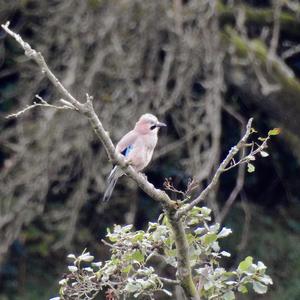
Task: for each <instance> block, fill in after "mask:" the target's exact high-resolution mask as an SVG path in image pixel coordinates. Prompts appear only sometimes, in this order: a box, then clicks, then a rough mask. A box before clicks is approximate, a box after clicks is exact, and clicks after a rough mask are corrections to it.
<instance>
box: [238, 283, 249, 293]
mask: <svg viewBox="0 0 300 300" xmlns="http://www.w3.org/2000/svg"><path fill="white" fill-rule="evenodd" d="M238 291H239V292H241V293H242V294H246V293H248V289H247V287H246V286H245V285H240V286H239V287H238Z"/></svg>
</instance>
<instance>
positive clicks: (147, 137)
mask: <svg viewBox="0 0 300 300" xmlns="http://www.w3.org/2000/svg"><path fill="white" fill-rule="evenodd" d="M165 126H167V125H166V124H164V123H161V122H159V121H158V119H157V118H156V117H155V116H154V115H152V114H144V115H142V116H141V117H140V119H139V120H138V121H137V123H136V124H135V127H134V129H133V130H131V131H129V132H128V133H127V134H125V135H124V136H123V137H122V138H121V140H120V141H119V143H118V144H117V146H116V151H117V152H119V153H121V154H122V155H124V156H125V160H126V161H127V162H128V163H129V164H130V165H131V166H132V167H133V168H134V169H135V170H136V171H137V172H139V171H142V170H143V169H144V168H145V167H146V166H147V165H148V164H149V162H150V160H151V158H152V154H153V151H154V148H155V146H156V143H157V133H158V130H159V128H160V127H165ZM123 174H124V173H123V171H122V170H121V168H120V167H118V166H115V167H114V168H113V169H112V171H111V172H110V174H109V176H108V186H107V188H106V191H105V193H104V197H103V201H108V200H109V199H110V197H111V194H112V191H113V189H114V187H115V185H116V183H117V180H118V179H119V177H121V176H122V175H123Z"/></svg>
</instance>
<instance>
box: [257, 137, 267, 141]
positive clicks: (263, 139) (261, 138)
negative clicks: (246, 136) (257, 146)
mask: <svg viewBox="0 0 300 300" xmlns="http://www.w3.org/2000/svg"><path fill="white" fill-rule="evenodd" d="M258 140H259V141H261V142H264V141H265V140H266V138H263V137H259V138H258Z"/></svg>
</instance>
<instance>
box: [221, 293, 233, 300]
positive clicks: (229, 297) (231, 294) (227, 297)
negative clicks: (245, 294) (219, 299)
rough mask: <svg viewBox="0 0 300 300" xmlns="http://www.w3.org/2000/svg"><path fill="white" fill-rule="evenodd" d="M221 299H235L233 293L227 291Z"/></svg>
mask: <svg viewBox="0 0 300 300" xmlns="http://www.w3.org/2000/svg"><path fill="white" fill-rule="evenodd" d="M223 299H224V300H234V299H235V295H234V292H233V291H229V292H227V293H225V294H224V295H223Z"/></svg>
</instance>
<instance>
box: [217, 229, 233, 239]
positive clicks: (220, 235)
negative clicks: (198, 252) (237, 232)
mask: <svg viewBox="0 0 300 300" xmlns="http://www.w3.org/2000/svg"><path fill="white" fill-rule="evenodd" d="M231 233H232V230H231V229H230V228H227V227H223V228H222V230H221V231H220V232H219V233H218V238H224V237H226V236H228V235H230V234H231Z"/></svg>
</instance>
